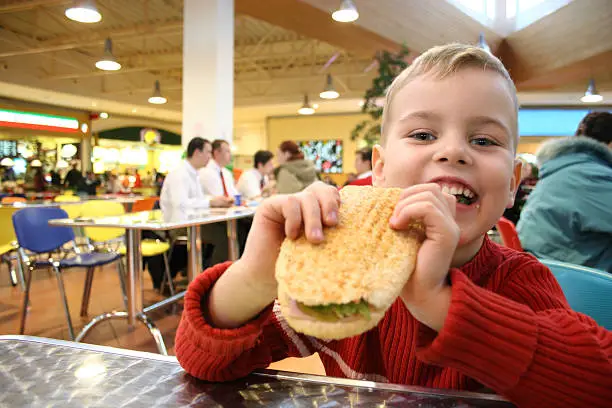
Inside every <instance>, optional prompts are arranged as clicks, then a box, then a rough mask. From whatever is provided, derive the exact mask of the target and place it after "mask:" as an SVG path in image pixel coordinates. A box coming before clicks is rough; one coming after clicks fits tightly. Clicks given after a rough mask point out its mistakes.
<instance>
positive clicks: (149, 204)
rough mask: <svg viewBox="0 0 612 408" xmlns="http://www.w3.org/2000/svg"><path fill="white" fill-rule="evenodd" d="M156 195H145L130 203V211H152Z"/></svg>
mask: <svg viewBox="0 0 612 408" xmlns="http://www.w3.org/2000/svg"><path fill="white" fill-rule="evenodd" d="M158 199H159V198H158V197H147V198H143V199H142V200H138V201H136V202H134V204H132V212H141V211H152V210H153V207H155V203H156V202H157V200H158Z"/></svg>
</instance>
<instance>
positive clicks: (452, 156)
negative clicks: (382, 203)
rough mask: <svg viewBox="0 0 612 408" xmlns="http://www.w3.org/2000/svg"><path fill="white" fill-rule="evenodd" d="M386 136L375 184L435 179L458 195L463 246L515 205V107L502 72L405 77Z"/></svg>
mask: <svg viewBox="0 0 612 408" xmlns="http://www.w3.org/2000/svg"><path fill="white" fill-rule="evenodd" d="M389 109H390V112H389V113H390V115H391V116H390V118H389V120H388V122H387V123H386V130H385V134H386V141H385V144H384V146H382V147H381V146H377V147H376V148H375V152H374V154H373V162H374V175H373V181H374V185H376V186H382V187H401V188H407V187H410V186H413V185H415V184H422V183H431V182H433V183H437V184H439V185H440V186H441V187H443V190H445V191H447V192H449V193H450V194H453V195H456V196H457V195H461V194H462V195H463V197H458V202H457V215H456V221H457V223H458V225H459V227H460V229H461V238H460V241H459V246H462V245H467V244H469V243H475V242H476V241H479V240H480V239H482V236H483V235H484V234H485V233H486V232H487V231H488V230H489V229H490V228H491V226H493V225H494V224H495V223H496V222H497V220H498V219H499V217H500V216H501V215H502V213H503V211H504V208H506V207H508V206H512V204H513V202H514V193H515V189H516V185H517V180H518V179H519V178H518V177H517V176H520V162H519V161H518V160H516V161H515V159H514V156H515V154H514V152H515V150H514V149H515V143H517V142H516V141H515V136H514V135H515V134H516V111H515V107H514V102H513V99H512V97H511V94H510V90H509V89H508V86H507V84H506V82H505V80H504V78H503V77H502V76H500V75H499V74H497V73H495V72H492V71H483V70H482V69H475V68H466V69H463V70H460V71H459V72H457V73H455V74H453V75H451V76H448V77H446V78H444V79H437V78H435V77H434V76H432V75H423V76H420V77H417V78H415V79H413V80H411V81H410V82H408V83H407V84H406V85H405V86H404V87H403V88H402V89H400V90H399V91H398V92H397V93H396V94H395V98H394V100H393V102H392V104H391V106H390V107H389Z"/></svg>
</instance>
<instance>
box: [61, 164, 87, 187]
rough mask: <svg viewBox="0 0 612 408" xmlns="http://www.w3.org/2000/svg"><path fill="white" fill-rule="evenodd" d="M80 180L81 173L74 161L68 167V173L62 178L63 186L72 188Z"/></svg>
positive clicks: (77, 185)
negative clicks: (69, 167) (70, 166)
mask: <svg viewBox="0 0 612 408" xmlns="http://www.w3.org/2000/svg"><path fill="white" fill-rule="evenodd" d="M82 180H83V175H82V174H81V172H80V171H79V169H78V168H77V165H76V163H75V164H73V165H72V168H71V169H70V171H68V174H66V177H65V178H64V188H69V189H73V190H74V189H76V188H78V187H79V184H80V183H81V181H82Z"/></svg>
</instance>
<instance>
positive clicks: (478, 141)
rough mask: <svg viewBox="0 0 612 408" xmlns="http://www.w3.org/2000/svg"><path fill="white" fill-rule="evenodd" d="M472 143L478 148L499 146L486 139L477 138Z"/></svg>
mask: <svg viewBox="0 0 612 408" xmlns="http://www.w3.org/2000/svg"><path fill="white" fill-rule="evenodd" d="M470 143H472V144H473V145H476V146H497V145H498V144H497V143H496V142H495V141H493V140H491V139H488V138H486V137H476V138H474V139H472V140H471V141H470Z"/></svg>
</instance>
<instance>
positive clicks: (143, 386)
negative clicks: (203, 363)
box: [0, 336, 512, 408]
mask: <svg viewBox="0 0 612 408" xmlns="http://www.w3.org/2000/svg"><path fill="white" fill-rule="evenodd" d="M0 384H2V390H3V391H2V392H1V393H0V406H2V407H4V406H6V407H39V406H45V407H62V408H64V407H92V408H93V407H113V408H121V407H146V408H156V407H196V406H197V407H262V406H265V407H279V408H280V407H344V406H351V407H383V406H384V407H420V408H434V407H444V408H447V407H448V408H450V407H462V408H467V407H495V408H497V407H512V405H511V404H509V403H508V402H505V401H503V400H502V399H501V398H500V397H498V396H495V395H489V394H477V393H463V392H446V391H443V390H433V389H425V388H420V387H408V386H402V385H392V384H379V383H374V382H369V381H356V380H348V379H339V378H331V377H323V376H315V375H306V374H296V373H288V372H281V371H273V370H261V371H258V372H256V373H253V374H251V375H249V376H248V377H246V378H243V379H240V380H237V381H233V382H226V383H208V382H204V381H200V380H197V379H195V378H193V377H191V376H189V375H188V374H186V373H185V372H184V371H183V370H182V369H181V367H180V366H179V365H178V363H177V362H176V359H175V358H174V357H164V356H160V355H157V354H150V353H143V352H137V351H130V350H123V349H116V348H111V347H102V346H93V345H89V344H82V343H70V342H66V341H62V340H52V339H44V338H37V337H27V336H0Z"/></svg>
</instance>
